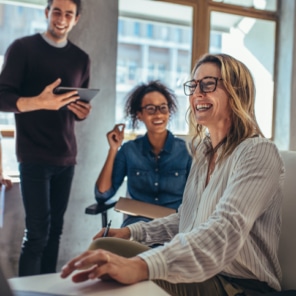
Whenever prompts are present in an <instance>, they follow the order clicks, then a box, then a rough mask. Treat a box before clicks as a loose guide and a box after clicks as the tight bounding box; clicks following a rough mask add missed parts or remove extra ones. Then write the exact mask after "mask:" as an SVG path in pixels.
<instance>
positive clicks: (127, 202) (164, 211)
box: [114, 197, 176, 219]
mask: <svg viewBox="0 0 296 296" xmlns="http://www.w3.org/2000/svg"><path fill="white" fill-rule="evenodd" d="M114 209H115V211H117V212H121V213H124V214H127V215H131V216H141V217H147V218H150V219H155V218H162V217H165V216H168V215H170V214H173V213H176V210H175V209H171V208H167V207H163V206H158V205H154V204H151V203H146V202H143V201H138V200H135V199H131V198H127V197H120V198H119V199H118V202H117V203H116V204H115V207H114Z"/></svg>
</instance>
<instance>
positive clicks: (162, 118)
mask: <svg viewBox="0 0 296 296" xmlns="http://www.w3.org/2000/svg"><path fill="white" fill-rule="evenodd" d="M141 107H142V111H140V112H138V114H137V116H138V119H139V120H140V121H143V123H144V124H145V126H146V128H147V130H148V132H152V133H162V132H164V131H166V129H167V124H168V121H169V118H170V112H169V107H168V102H167V99H166V98H165V96H164V95H163V94H161V93H159V92H157V91H153V92H150V93H148V94H146V95H145V96H144V97H143V100H142V104H141Z"/></svg>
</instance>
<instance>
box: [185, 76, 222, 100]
mask: <svg viewBox="0 0 296 296" xmlns="http://www.w3.org/2000/svg"><path fill="white" fill-rule="evenodd" d="M219 80H222V78H218V77H212V76H206V77H204V78H203V79H199V80H195V79H192V80H190V81H187V82H185V83H184V84H183V85H184V93H185V95H186V96H191V95H193V93H194V92H195V89H196V88H197V85H199V89H200V91H201V92H202V93H210V92H213V91H215V90H216V88H217V84H218V81H219Z"/></svg>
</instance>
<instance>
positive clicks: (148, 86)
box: [125, 80, 177, 129]
mask: <svg viewBox="0 0 296 296" xmlns="http://www.w3.org/2000/svg"><path fill="white" fill-rule="evenodd" d="M154 91H157V92H159V93H161V94H162V95H163V96H164V97H165V98H166V100H167V103H168V107H169V112H170V115H172V114H174V113H176V111H177V100H176V95H175V94H174V92H173V91H172V90H171V89H169V88H168V87H167V86H165V85H164V84H163V83H161V82H160V81H158V80H153V81H149V82H148V83H141V84H139V85H137V86H136V87H135V88H133V89H132V90H131V91H130V92H129V93H128V94H127V96H126V103H125V116H126V117H130V118H131V121H132V127H133V129H135V128H137V126H138V118H137V112H139V111H141V110H142V109H141V106H142V101H143V97H144V96H145V95H146V94H148V93H150V92H154Z"/></svg>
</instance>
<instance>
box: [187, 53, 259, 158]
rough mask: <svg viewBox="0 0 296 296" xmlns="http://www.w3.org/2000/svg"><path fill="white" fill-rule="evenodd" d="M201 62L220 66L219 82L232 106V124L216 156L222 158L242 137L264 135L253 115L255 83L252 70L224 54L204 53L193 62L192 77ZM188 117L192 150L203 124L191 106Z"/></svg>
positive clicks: (199, 137)
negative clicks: (196, 119)
mask: <svg viewBox="0 0 296 296" xmlns="http://www.w3.org/2000/svg"><path fill="white" fill-rule="evenodd" d="M205 63H214V64H216V65H217V66H218V67H219V68H220V71H221V78H222V81H221V83H223V84H224V87H225V89H226V91H227V92H228V94H229V104H230V108H231V110H232V115H231V122H232V124H231V127H230V130H229V132H228V134H227V136H226V141H225V144H224V145H223V153H222V155H221V158H220V159H222V158H224V157H225V156H227V155H229V154H231V153H232V152H233V150H234V149H235V148H236V147H237V146H238V145H239V144H240V143H241V142H242V141H244V140H245V139H247V138H251V137H254V136H256V135H260V136H262V137H264V135H263V133H262V131H261V130H260V128H259V125H258V123H257V120H256V116H255V84H254V80H253V77H252V74H251V73H250V71H249V69H248V68H247V67H246V65H245V64H244V63H242V62H241V61H238V60H237V59H235V58H234V57H232V56H230V55H227V54H206V55H204V56H203V57H201V59H199V60H198V61H197V63H196V64H195V66H194V68H193V71H192V77H193V76H194V73H195V72H196V70H197V69H198V68H199V67H200V66H201V65H203V64H205ZM189 120H190V124H191V125H192V126H194V135H193V138H192V141H191V147H194V148H193V150H194V151H195V150H196V149H197V147H198V145H199V144H200V143H201V142H202V140H203V139H204V138H205V137H206V128H205V127H204V126H202V125H200V124H198V123H196V121H195V117H194V112H193V110H192V109H191V108H190V110H189ZM197 140H198V141H197ZM196 141H197V145H196ZM194 144H195V145H194ZM194 151H193V152H194Z"/></svg>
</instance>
